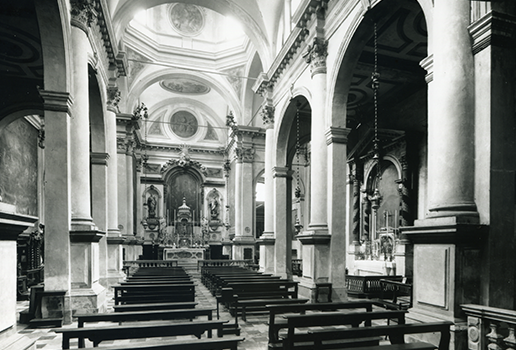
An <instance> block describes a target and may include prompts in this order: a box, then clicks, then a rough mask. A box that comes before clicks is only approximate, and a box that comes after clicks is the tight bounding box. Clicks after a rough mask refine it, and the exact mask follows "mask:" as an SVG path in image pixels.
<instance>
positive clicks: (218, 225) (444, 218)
mask: <svg viewBox="0 0 516 350" xmlns="http://www.w3.org/2000/svg"><path fill="white" fill-rule="evenodd" d="M0 75H1V79H0V91H1V92H2V96H1V98H0V264H1V266H2V270H3V272H2V274H0V284H1V287H0V315H2V316H1V317H0V348H5V349H24V350H25V349H36V348H38V349H40V348H45V349H47V348H50V346H47V347H45V345H44V342H43V341H42V340H38V339H37V338H35V337H33V338H31V341H29V342H27V338H28V337H27V335H24V334H23V332H20V330H23V329H25V327H29V328H30V327H31V325H30V321H31V320H32V321H33V324H32V326H34V327H37V326H38V325H37V322H41V326H42V327H44V326H45V325H47V324H48V323H49V322H48V321H49V320H50V319H52V320H53V319H55V318H56V317H57V318H58V319H59V320H60V321H59V322H60V324H62V325H63V327H66V326H70V325H74V324H75V323H76V322H77V315H82V314H100V313H105V312H107V311H109V310H111V309H110V308H111V306H112V302H113V300H112V299H113V290H114V286H118V285H120V283H122V282H124V281H125V280H126V279H127V277H128V276H129V275H130V274H131V272H134V271H135V269H137V268H136V267H138V266H139V267H142V266H144V265H143V264H146V265H145V266H147V267H148V266H153V267H154V268H155V269H157V270H159V269H160V267H163V266H172V265H167V264H169V263H170V264H175V265H174V266H181V267H183V268H184V269H185V270H186V271H187V272H190V273H192V274H194V275H195V276H200V271H201V270H200V266H212V265H213V266H215V265H216V266H230V265H231V266H237V265H241V266H246V268H248V269H250V270H253V271H255V272H256V273H261V274H267V275H271V276H276V277H277V278H279V279H281V280H285V281H290V282H296V291H297V294H298V296H299V298H306V299H307V300H308V303H318V302H319V297H320V293H321V290H323V291H324V293H327V294H326V295H331V298H330V299H331V302H334V303H344V302H348V301H352V300H356V299H360V300H362V299H364V300H368V294H367V292H364V290H363V288H366V287H364V286H366V285H369V284H370V283H371V284H373V283H377V285H378V286H380V285H381V284H378V283H380V282H379V281H380V280H382V281H384V280H390V281H396V283H399V284H404V285H407V286H410V292H409V297H410V306H408V307H405V308H404V310H405V311H406V312H407V313H406V316H405V317H406V318H407V323H424V322H438V321H439V322H450V323H449V324H450V325H451V326H450V327H451V328H450V334H451V339H450V341H449V348H450V349H451V350H457V349H472V350H485V349H487V348H489V349H491V350H505V349H514V347H515V346H516V337H515V336H514V330H515V329H516V328H515V327H516V298H515V293H516V260H515V258H514V256H515V253H516V215H515V210H516V2H514V1H512V0H146V1H141V0H17V1H7V2H5V3H4V4H3V5H2V7H1V8H0ZM160 264H161V265H160ZM163 264H165V265H163ZM196 278H197V277H196ZM196 286H197V285H196ZM376 297H377V296H376ZM22 306H23V307H22ZM398 306H399V305H398ZM217 307H218V304H217ZM22 308H23V309H24V310H25V308H27V309H26V310H25V311H23V310H22ZM29 310H31V311H29ZM237 313H238V312H237ZM45 320H46V321H45ZM210 320H211V318H210ZM74 322H75V323H74ZM50 323H51V322H50ZM242 324H243V325H241V327H245V322H242ZM263 324H264V327H266V324H267V319H264V322H263ZM250 334H251V333H250ZM434 335H435V334H434ZM29 338H30V337H29ZM434 338H435V337H434ZM434 338H432V337H428V338H426V340H428V341H430V342H432V341H434V342H435V339H434ZM438 339H439V338H437V342H438ZM248 340H249V339H248ZM22 343H24V344H25V343H26V344H28V345H23V346H22V345H21V344H22ZM2 344H3V345H2ZM9 344H11V345H9ZM13 344H14V345H13ZM16 344H17V345H16ZM242 344H243V343H241V344H240V346H239V348H242V349H255V348H254V347H251V345H247V346H246V345H245V344H246V343H244V345H242ZM247 344H249V343H247ZM101 345H102V344H101ZM435 345H436V346H437V344H435ZM8 346H11V347H8ZM256 346H257V345H256ZM106 348H107V346H106ZM265 348H267V345H265V347H264V349H265ZM269 348H271V347H270V340H269ZM439 348H440V349H441V350H442V348H441V347H439ZM256 349H260V347H258V346H257V347H256Z"/></svg>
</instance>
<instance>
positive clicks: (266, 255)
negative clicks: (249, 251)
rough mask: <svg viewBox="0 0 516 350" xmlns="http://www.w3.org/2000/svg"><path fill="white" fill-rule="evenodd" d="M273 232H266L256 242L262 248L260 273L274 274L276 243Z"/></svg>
mask: <svg viewBox="0 0 516 350" xmlns="http://www.w3.org/2000/svg"><path fill="white" fill-rule="evenodd" d="M275 241H276V240H275V238H274V233H273V232H264V233H262V235H261V236H260V238H259V239H258V240H257V241H256V243H258V245H259V246H260V259H259V265H260V268H259V271H260V272H264V273H274V243H275Z"/></svg>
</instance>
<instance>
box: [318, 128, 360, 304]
mask: <svg viewBox="0 0 516 350" xmlns="http://www.w3.org/2000/svg"><path fill="white" fill-rule="evenodd" d="M349 132H350V129H346V128H337V127H330V128H329V129H328V130H327V131H326V143H327V145H328V155H329V157H328V175H329V176H328V179H329V184H328V198H329V201H328V203H329V208H328V213H329V215H328V217H329V228H330V232H331V243H330V269H329V270H330V275H329V276H328V277H329V278H330V281H331V283H332V289H333V293H332V299H333V301H334V302H335V301H339V300H340V301H345V300H347V293H346V284H345V283H346V281H345V271H346V254H345V249H346V247H347V243H346V229H345V227H347V226H348V222H347V218H348V216H347V215H346V206H345V205H344V204H345V202H344V201H345V198H347V193H346V192H347V190H346V186H347V181H343V180H344V179H346V178H347V176H346V174H347V168H348V165H347V161H346V158H345V157H343V156H342V155H343V154H347V143H348V134H349ZM353 195H354V196H355V197H356V198H354V199H356V201H357V203H356V208H353V209H354V210H355V209H356V211H357V213H358V214H359V213H360V204H359V196H360V189H359V182H358V179H356V181H355V183H354V193H353ZM353 219H355V218H353ZM356 220H357V221H356V222H353V225H354V227H355V225H356V232H354V234H355V233H356V236H354V238H353V239H354V240H355V237H356V240H357V241H358V230H359V220H360V215H358V217H357V218H356ZM353 243H355V244H357V243H358V242H353Z"/></svg>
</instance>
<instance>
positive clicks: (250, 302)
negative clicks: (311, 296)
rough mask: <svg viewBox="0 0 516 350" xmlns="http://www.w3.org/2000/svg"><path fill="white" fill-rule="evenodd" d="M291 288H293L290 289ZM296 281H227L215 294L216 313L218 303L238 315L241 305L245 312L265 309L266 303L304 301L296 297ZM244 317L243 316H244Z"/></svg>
mask: <svg viewBox="0 0 516 350" xmlns="http://www.w3.org/2000/svg"><path fill="white" fill-rule="evenodd" d="M292 288H293V290H291V289H292ZM297 291H298V282H293V281H286V280H285V281H281V280H273V281H269V282H248V283H229V284H228V288H222V290H221V294H220V295H218V296H217V315H218V313H219V311H218V310H219V304H224V305H225V306H226V308H227V309H228V310H229V312H230V313H231V314H232V315H234V316H235V317H238V311H239V309H240V310H242V307H244V308H245V309H246V312H247V311H249V310H250V308H251V307H253V308H254V309H253V310H252V311H266V308H265V306H266V305H267V304H293V303H305V302H306V301H305V299H298V298H297ZM244 317H245V316H244Z"/></svg>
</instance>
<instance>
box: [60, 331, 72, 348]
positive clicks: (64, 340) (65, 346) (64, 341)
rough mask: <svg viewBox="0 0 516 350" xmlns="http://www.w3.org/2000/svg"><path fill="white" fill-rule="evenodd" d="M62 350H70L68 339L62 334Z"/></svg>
mask: <svg viewBox="0 0 516 350" xmlns="http://www.w3.org/2000/svg"><path fill="white" fill-rule="evenodd" d="M61 345H62V346H61V347H62V348H63V349H70V338H69V337H68V336H67V335H66V334H64V333H63V342H62V344H61Z"/></svg>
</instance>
